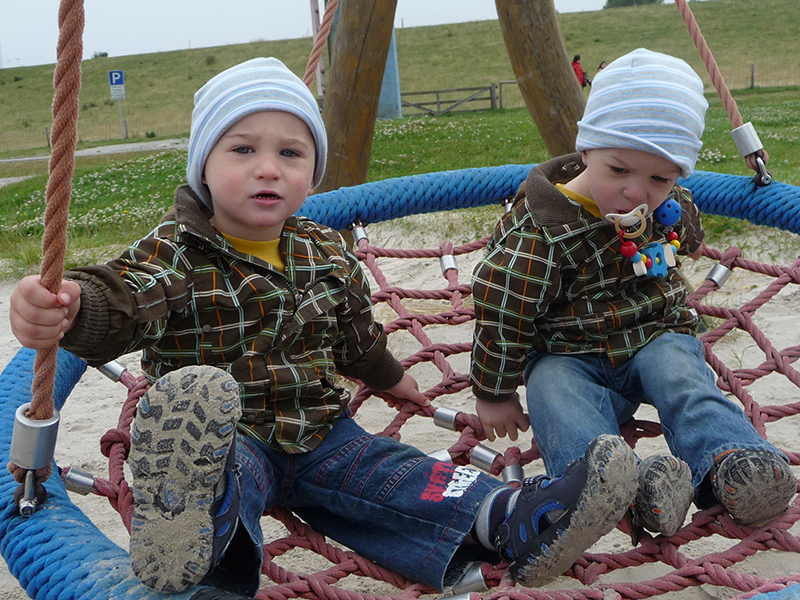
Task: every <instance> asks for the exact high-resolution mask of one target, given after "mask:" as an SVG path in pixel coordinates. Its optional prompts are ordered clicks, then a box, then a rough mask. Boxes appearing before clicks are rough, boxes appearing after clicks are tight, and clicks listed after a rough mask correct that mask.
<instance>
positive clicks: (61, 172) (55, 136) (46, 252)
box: [8, 0, 84, 482]
mask: <svg viewBox="0 0 800 600" xmlns="http://www.w3.org/2000/svg"><path fill="white" fill-rule="evenodd" d="M83 23H84V15H83V1H82V0H62V2H61V4H60V6H59V11H58V29H59V35H58V47H57V52H56V55H57V58H58V60H57V63H56V70H55V75H54V78H53V84H54V88H55V95H54V97H53V132H52V136H51V138H52V141H51V147H52V151H51V153H50V177H49V179H48V181H47V192H46V198H47V207H46V209H45V214H44V235H43V236H42V253H43V257H42V267H41V279H42V285H44V287H45V288H47V289H48V290H50V291H51V292H54V293H55V292H57V291H58V288H59V286H60V284H61V275H62V274H63V272H64V256H65V254H66V250H67V218H68V214H69V200H70V195H71V193H72V172H73V170H74V164H75V158H74V152H75V145H76V143H77V131H78V94H79V93H80V89H81V60H82V58H83ZM57 352H58V347H57V346H51V347H49V348H43V349H41V350H39V351H38V352H37V353H36V362H35V364H34V367H33V368H34V378H33V384H32V386H33V396H32V398H31V407H30V409H29V410H28V412H27V414H26V416H27V417H28V418H29V419H38V420H40V419H49V418H50V417H52V416H53V380H54V377H55V370H56V355H57ZM8 468H9V470H11V472H12V473H13V474H14V478H15V479H16V480H17V481H18V482H21V481H22V479H23V477H24V473H25V472H24V470H23V469H21V468H19V467H18V466H17V465H15V464H13V463H10V464H9V465H8ZM51 469H52V468H51V467H50V466H49V465H48V466H47V467H44V468H42V469H39V470H37V472H36V478H37V480H39V481H44V480H45V479H47V478H48V477H50V473H51V472H52V471H51Z"/></svg>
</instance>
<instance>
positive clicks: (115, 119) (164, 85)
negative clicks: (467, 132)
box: [0, 0, 800, 158]
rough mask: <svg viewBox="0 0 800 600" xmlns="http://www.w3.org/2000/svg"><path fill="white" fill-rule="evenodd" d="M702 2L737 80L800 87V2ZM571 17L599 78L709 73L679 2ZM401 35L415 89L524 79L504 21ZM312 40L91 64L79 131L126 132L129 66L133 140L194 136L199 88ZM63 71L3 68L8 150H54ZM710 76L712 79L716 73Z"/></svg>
mask: <svg viewBox="0 0 800 600" xmlns="http://www.w3.org/2000/svg"><path fill="white" fill-rule="evenodd" d="M691 8H692V11H693V12H694V14H695V17H696V20H697V22H698V24H699V26H700V28H701V30H702V33H703V35H704V37H705V38H706V40H707V42H708V45H709V46H710V48H711V50H712V52H713V53H714V57H715V58H716V60H717V62H718V64H719V66H720V69H721V71H722V74H723V76H724V77H725V79H726V81H727V83H728V85H729V87H731V88H732V89H743V88H747V87H749V86H750V74H751V66H754V67H755V73H756V85H757V86H759V87H765V86H769V87H785V86H788V85H800V37H799V36H798V35H797V23H800V2H797V0H760V1H759V2H751V1H749V0H709V1H705V2H691ZM559 23H560V27H561V32H562V36H563V39H564V41H565V44H566V47H567V52H568V54H569V56H570V57H571V56H572V55H573V54H575V53H579V54H581V56H582V57H583V60H582V63H583V65H584V67H585V68H586V69H587V70H588V71H589V74H590V76H593V75H594V72H595V70H596V68H597V65H598V64H599V63H600V61H601V60H612V59H613V58H615V57H617V56H620V55H621V54H624V53H625V52H628V51H629V50H632V49H634V48H637V47H640V46H646V47H648V48H650V49H652V50H657V51H661V52H667V53H670V54H674V55H676V56H678V57H680V58H683V59H685V60H687V61H688V62H689V63H690V64H691V65H692V66H693V67H695V69H696V70H697V71H698V72H700V73H705V69H704V67H703V64H702V61H701V59H700V56H699V54H698V52H697V50H696V49H695V48H694V45H693V43H692V41H691V38H690V37H689V35H688V33H687V31H686V27H685V25H684V23H683V20H682V19H681V17H680V14H679V12H678V10H677V8H676V6H675V5H674V4H673V3H672V2H671V0H669V1H667V2H665V4H663V5H646V6H638V7H630V8H617V9H610V10H601V11H593V12H583V13H565V14H562V15H560V16H559ZM396 40H397V54H398V66H399V71H400V87H401V90H402V91H403V92H412V91H424V90H434V89H448V88H457V87H473V86H483V85H488V84H490V83H498V82H500V81H508V80H513V79H514V74H513V71H512V69H511V65H510V63H509V60H508V55H507V52H506V47H505V43H504V41H503V37H502V33H501V32H500V27H499V24H498V22H497V21H479V22H471V23H461V24H455V25H440V26H432V27H414V28H404V29H398V30H397V31H396ZM311 48H312V40H311V38H302V39H295V40H280V41H271V42H254V43H248V44H239V45H232V46H223V47H212V48H195V49H191V50H181V51H175V52H163V53H157V54H144V55H137V56H120V57H113V56H112V57H103V58H95V59H91V60H87V61H84V63H83V73H82V89H81V96H80V107H81V109H80V116H79V125H78V126H79V137H80V139H81V140H82V141H83V142H96V141H100V140H112V141H117V140H119V138H120V135H121V133H120V123H119V109H118V106H117V101H112V100H111V99H110V90H109V85H108V71H109V70H123V71H125V80H126V94H127V99H126V100H124V101H122V112H123V118H124V119H125V121H126V123H127V131H128V135H129V137H131V138H134V139H135V138H144V137H145V136H147V135H150V136H155V137H156V138H163V137H171V136H177V135H186V133H187V132H188V130H189V122H190V121H189V120H190V115H191V108H192V96H193V94H194V92H195V91H196V90H197V88H198V87H199V86H200V85H202V83H203V82H205V81H206V80H207V79H208V78H209V77H211V76H212V75H215V74H216V73H218V72H220V71H222V70H224V69H226V68H228V67H230V66H232V65H233V64H236V63H238V62H241V61H242V60H246V59H249V58H253V57H255V56H276V57H278V58H280V59H281V60H283V61H284V62H285V63H286V64H287V65H288V66H289V68H290V69H292V70H293V71H294V72H295V73H298V74H300V75H302V74H303V73H304V71H305V66H306V63H307V62H308V56H309V54H310V52H311ZM52 79H53V65H43V66H36V67H18V68H14V69H0V115H2V117H0V158H5V157H8V156H18V155H21V154H22V155H24V154H26V153H31V152H30V151H31V149H36V150H35V152H41V150H42V149H46V140H47V137H46V131H47V128H49V126H50V124H51V122H52V95H53V92H52ZM704 80H705V81H707V82H708V81H709V78H708V76H707V75H704ZM708 90H709V91H711V90H712V88H711V87H710V86H709V87H708ZM518 106H522V104H521V101H518ZM745 119H747V116H745Z"/></svg>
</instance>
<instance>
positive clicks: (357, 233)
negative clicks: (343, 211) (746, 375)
mask: <svg viewBox="0 0 800 600" xmlns="http://www.w3.org/2000/svg"><path fill="white" fill-rule="evenodd" d="M352 228H353V242H354V244H355V245H356V246H358V242H360V241H361V240H367V242H369V236H368V235H367V230H366V228H365V227H364V226H363V225H362V224H361V222H360V221H356V222H355V223H353V225H352Z"/></svg>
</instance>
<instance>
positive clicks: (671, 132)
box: [575, 48, 708, 177]
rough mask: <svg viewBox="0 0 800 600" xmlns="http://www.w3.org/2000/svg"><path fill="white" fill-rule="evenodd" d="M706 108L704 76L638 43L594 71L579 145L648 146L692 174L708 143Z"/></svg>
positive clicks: (587, 147)
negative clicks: (639, 45)
mask: <svg viewBox="0 0 800 600" xmlns="http://www.w3.org/2000/svg"><path fill="white" fill-rule="evenodd" d="M707 108H708V102H706V99H705V97H704V96H703V82H702V81H701V80H700V77H698V75H697V73H695V72H694V71H693V70H692V68H691V67H690V66H689V65H688V64H687V63H686V62H684V61H682V60H681V59H679V58H674V57H672V56H668V55H666V54H660V53H658V52H651V51H650V50H645V49H644V48H639V49H638V50H634V51H633V52H630V53H628V54H626V55H625V56H622V57H620V58H618V59H617V60H615V61H613V62H612V63H610V64H609V65H608V66H607V67H606V68H605V69H603V70H602V71H600V72H599V73H597V75H596V76H595V78H594V80H593V81H592V90H591V92H590V93H589V99H588V100H587V102H586V110H585V111H584V114H583V119H582V120H581V121H578V137H577V139H576V140H575V148H576V149H577V150H578V151H582V150H592V149H595V148H624V149H631V150H644V151H646V152H650V153H652V154H656V155H658V156H663V157H664V158H666V159H668V160H670V161H672V162H673V163H675V164H676V165H678V166H679V167H680V169H681V175H682V176H683V177H688V176H689V175H691V174H692V171H693V170H694V165H695V163H696V162H697V153H698V152H699V151H700V148H701V147H702V145H703V143H702V142H701V141H700V137H701V136H702V135H703V129H704V128H705V114H706V109H707Z"/></svg>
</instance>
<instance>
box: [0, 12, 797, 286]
mask: <svg viewBox="0 0 800 600" xmlns="http://www.w3.org/2000/svg"><path fill="white" fill-rule="evenodd" d="M692 8H693V9H694V10H695V12H696V15H697V19H698V21H701V26H702V25H703V22H702V21H706V22H708V23H710V24H711V25H713V24H714V23H717V22H718V21H719V20H721V19H723V17H724V18H726V19H727V17H731V18H730V21H731V24H730V28H731V32H730V33H724V32H722V31H720V30H719V28H718V27H713V26H708V27H706V28H707V29H709V30H710V31H709V32H708V34H707V37H708V38H709V43H710V44H712V47H714V46H715V45H716V44H717V43H718V41H717V40H715V39H713V38H714V37H718V38H727V37H738V38H739V40H740V43H744V42H743V40H744V39H746V37H747V36H754V37H758V35H757V32H766V31H767V29H769V27H773V26H774V27H777V28H778V30H779V31H780V27H783V26H784V25H785V24H786V23H787V22H789V21H791V18H790V17H789V16H787V15H784V16H785V17H786V18H783V19H775V18H774V16H775V15H774V13H773V20H772V21H770V23H769V24H767V23H765V22H759V21H757V19H756V16H757V14H761V13H763V12H769V11H772V10H776V11H777V10H778V9H780V10H782V11H783V12H784V13H786V12H787V11H789V12H791V10H795V9H796V12H797V20H795V21H794V23H797V22H800V2H797V0H766V1H765V2H763V3H760V4H759V5H758V10H755V9H754V8H753V6H752V5H751V4H750V3H746V2H744V1H742V0H711V1H708V2H700V3H698V2H694V3H692ZM751 13H752V14H751ZM733 14H738V15H739V17H738V18H743V17H742V16H743V15H744V16H746V15H750V16H749V17H747V18H749V19H750V20H749V25H750V27H744V26H742V25H740V24H739V23H738V21H736V19H734V18H733V16H732V15H733ZM634 17H635V19H634ZM561 19H562V33H563V35H564V37H565V39H566V40H567V47H568V50H569V51H570V52H573V51H576V50H578V49H580V52H581V54H582V56H583V57H584V64H587V65H592V64H594V62H598V63H599V60H600V59H601V58H600V57H603V58H605V57H612V56H614V55H617V54H621V53H624V52H625V51H627V50H629V49H631V48H633V47H636V46H637V45H638V44H639V43H641V42H642V40H641V39H636V40H634V39H627V38H626V37H625V35H628V36H630V35H632V32H633V31H638V30H635V29H633V28H631V27H630V23H631V22H632V21H634V20H635V21H638V22H641V23H643V24H644V23H647V24H648V27H647V28H645V27H644V26H643V28H642V31H641V32H640V33H641V35H642V36H645V37H649V38H650V42H652V43H648V47H651V48H654V49H659V50H663V51H667V52H671V53H673V54H677V55H679V56H683V57H684V58H686V59H689V60H690V62H692V63H693V64H694V65H695V66H696V67H697V63H698V61H699V59H698V58H697V57H696V55H697V53H696V52H695V51H694V50H693V48H692V46H691V42H690V41H689V40H688V36H687V34H686V31H685V29H683V30H681V29H680V28H683V23H682V21H681V20H680V17H679V15H678V14H677V11H676V9H675V7H674V6H672V5H663V6H642V7H637V8H635V9H615V10H607V11H598V12H594V13H572V14H566V15H562V16H561ZM676 19H677V23H675V22H674V21H675V20H676ZM715 19H716V20H715ZM733 21H736V23H737V28H734V25H733ZM726 23H727V20H726ZM655 24H658V26H657V27H656V26H655ZM590 25H591V30H592V31H594V32H595V33H592V34H589V33H587V31H588V30H589V28H590ZM676 25H680V28H679V27H677V26H676ZM626 28H628V29H626ZM612 31H613V32H614V34H613V35H611V33H610V32H612ZM622 31H627V34H625V35H622V33H621V32H622ZM667 31H671V32H672V33H671V34H667V33H666V32H667ZM397 34H398V54H399V56H400V64H401V81H404V82H406V83H405V84H404V85H403V89H404V90H406V89H408V90H410V88H409V87H408V86H412V85H413V86H417V89H424V88H431V87H442V88H445V87H450V86H455V85H457V81H458V78H461V80H462V84H463V83H464V81H463V80H464V79H467V78H473V79H470V81H469V82H467V83H470V84H471V83H475V84H480V83H484V82H486V78H487V77H489V75H488V74H489V73H492V72H494V73H495V77H494V80H495V81H502V80H505V79H508V78H509V77H510V73H509V72H508V71H504V70H503V69H507V70H510V67H508V64H507V63H508V60H507V58H505V48H504V46H503V42H502V36H501V35H500V32H499V28H498V26H497V23H496V22H476V23H466V24H459V25H447V26H439V27H423V28H413V29H406V30H400V31H398V32H397ZM659 34H661V35H663V37H659ZM617 35H620V36H621V38H617V39H624V40H625V41H624V43H620V44H619V45H616V46H615V45H613V44H612V42H611V41H610V40H611V39H613V38H614V37H615V36H617ZM670 36H671V37H670ZM760 37H761V39H762V40H763V39H764V38H765V37H766V34H763V33H762V34H760ZM769 37H770V39H771V40H772V48H773V50H774V46H775V44H777V43H780V44H783V43H784V42H785V43H786V44H795V43H796V42H795V41H794V38H795V37H796V36H794V34H792V35H789V34H788V33H785V34H775V30H774V29H772V30H770V35H769ZM789 38H791V40H790V39H789ZM443 40H444V41H443ZM448 40H449V45H448V44H445V42H447V41H448ZM470 40H471V41H472V42H473V45H479V46H481V47H482V48H484V51H483V52H477V54H478V55H480V57H481V59H482V60H481V62H475V63H472V62H471V61H472V55H469V56H465V57H461V56H460V55H459V53H458V52H455V51H454V50H453V49H455V48H458V49H461V50H462V51H465V52H466V50H465V48H467V47H468V46H469V43H470ZM670 40H671V41H670ZM776 40H777V41H776ZM687 43H688V45H686V44H687ZM719 45H720V46H721V47H722V48H723V49H725V52H723V53H722V55H723V56H726V59H725V60H730V61H732V60H733V58H732V57H734V56H735V55H736V52H735V50H736V48H735V45H734V44H730V45H726V44H722V43H719ZM495 47H496V51H495V50H494V49H495ZM485 48H492V49H493V50H492V51H491V52H487V51H485ZM781 48H783V50H782V51H781V52H783V51H784V50H785V49H786V48H785V47H784V46H781ZM278 49H280V50H282V51H283V52H284V55H283V56H281V58H283V59H284V60H285V62H287V64H288V65H289V66H290V68H292V69H293V70H294V71H295V72H297V73H302V72H303V70H304V61H305V54H306V53H307V52H308V51H309V50H310V40H289V41H284V42H270V43H267V42H264V43H261V44H245V45H240V46H228V47H224V48H213V49H197V50H192V51H182V52H170V53H164V54H153V55H145V56H132V57H125V58H120V59H111V58H109V59H93V60H90V61H86V62H85V63H84V76H83V77H84V87H83V92H82V103H84V102H85V103H91V102H93V101H92V100H88V99H87V100H84V98H89V97H90V96H91V94H97V98H98V101H97V102H95V106H91V107H89V108H87V109H85V110H82V111H81V115H82V116H81V119H82V120H81V122H80V123H79V127H80V128H81V131H82V136H83V135H85V131H86V123H87V122H88V121H87V120H86V116H85V115H86V113H89V114H92V113H93V112H94V114H96V115H99V114H100V113H101V112H102V111H104V110H105V108H103V107H104V103H103V102H102V101H101V100H99V98H100V96H101V95H105V94H108V84H107V81H108V80H107V76H106V75H105V73H106V71H107V70H108V69H110V68H115V69H117V68H122V69H124V70H125V71H126V80H129V81H130V82H131V83H130V85H131V86H133V87H132V88H131V92H130V93H131V96H134V95H138V93H139V92H136V94H134V93H133V90H135V89H136V87H135V84H134V83H133V81H134V80H135V79H136V78H137V77H136V76H134V77H132V78H130V79H129V77H130V73H132V72H133V73H139V72H141V73H142V74H144V73H149V75H148V76H147V77H151V78H155V79H161V80H164V81H166V80H170V81H171V82H173V83H175V86H174V87H173V86H172V85H171V84H170V85H164V86H160V87H157V89H153V90H151V92H150V93H148V94H147V96H148V101H147V102H146V103H145V105H144V106H143V107H142V109H141V110H142V111H143V114H147V113H158V112H163V113H164V114H165V115H166V114H168V115H172V116H171V117H169V119H172V120H175V121H177V120H178V115H179V114H180V115H181V118H183V119H185V123H186V125H185V126H183V129H179V131H178V132H176V133H175V134H176V135H185V134H186V130H188V123H189V116H190V112H191V96H192V94H193V92H194V90H195V88H196V87H198V86H200V85H201V84H202V83H203V82H204V81H205V80H206V79H207V78H208V77H210V76H212V75H214V74H215V73H217V72H219V71H220V70H222V69H224V68H226V67H228V66H230V65H232V64H234V63H236V62H238V61H240V60H243V59H246V58H249V57H251V56H256V55H258V54H259V53H265V54H278V52H276V50H278ZM290 49H291V50H290ZM453 52H455V53H453ZM790 52H792V53H794V54H793V56H798V54H797V53H796V52H794V50H791V51H790ZM473 54H475V52H474V51H473ZM693 55H694V58H692V56H693ZM754 56H755V55H750V54H748V55H747V60H751V58H753V57H754ZM759 56H760V57H761V56H763V57H767V56H768V53H767V52H764V53H763V54H762V55H759ZM204 57H206V58H205V59H204ZM212 57H213V60H212ZM457 57H458V58H457ZM498 57H499V58H498ZM728 57H731V58H728ZM718 60H719V61H720V63H721V64H722V59H721V58H719V57H718ZM765 60H766V58H765ZM795 60H796V59H795ZM740 62H742V61H741V59H740ZM101 63H102V64H101ZM448 66H449V67H451V68H447V67H448ZM470 67H472V68H470ZM137 69H140V70H141V71H137ZM45 71H46V68H44V67H40V68H28V69H11V70H4V71H0V80H2V81H5V84H3V85H0V107H2V108H3V110H5V107H6V106H8V105H9V103H10V99H9V96H3V94H5V93H6V92H7V91H8V85H9V81H11V79H13V77H11V74H12V73H13V72H20V73H25V75H24V77H23V79H22V81H27V82H28V83H31V81H33V80H34V79H35V80H37V81H38V80H39V79H42V80H43V79H46V77H45ZM432 72H435V73H436V75H435V77H434V76H432V75H430V73H432ZM425 73H428V76H426V75H425ZM459 73H460V74H459ZM101 75H102V77H101ZM10 77H11V79H9V78H10ZM48 77H49V76H48ZM147 77H145V76H144V75H143V76H142V79H146V78H147ZM448 77H453V78H456V79H448ZM169 78H172V79H169ZM29 79H30V80H31V81H28V80H29ZM94 79H100V80H101V83H91V82H92V81H94ZM179 80H181V81H183V84H182V87H180V86H178V81H179ZM22 81H19V82H16V83H17V84H21V83H22ZM412 82H413V83H412ZM431 82H433V83H431ZM41 85H42V86H43V85H44V84H43V83H41ZM126 85H128V84H126ZM458 85H460V84H458ZM166 89H169V90H170V93H169V94H167V93H166V92H165V90H166ZM179 89H180V90H181V91H180V93H179V92H178V90H179ZM798 89H800V88H798V87H792V86H787V87H773V88H756V89H753V90H749V89H744V90H738V91H735V92H734V97H735V99H736V101H737V103H738V105H739V109H740V111H741V113H742V115H743V117H744V119H745V121H752V122H753V124H754V126H755V128H756V130H757V132H758V133H759V135H760V137H761V140H762V142H763V143H764V146H765V148H766V149H767V151H768V152H769V154H770V162H769V168H770V171H771V172H772V173H773V175H774V176H775V178H776V180H778V181H783V182H786V183H790V184H794V185H800V158H799V155H798V150H797V149H798V137H799V136H800V133H799V131H800V94H798ZM44 94H45V90H44V88H41V89H39V90H38V92H37V93H36V94H33V93H32V94H31V96H30V97H26V98H27V100H25V101H24V102H23V104H30V105H31V106H30V109H31V110H33V108H34V107H33V104H34V100H33V98H34V97H35V96H37V95H44ZM180 94H183V95H185V96H186V97H185V98H183V99H182V102H181V101H179V100H178V97H179V96H180ZM707 97H708V99H709V103H710V108H709V112H708V115H707V126H706V132H705V135H704V138H703V141H704V148H703V150H702V152H701V154H700V157H699V161H698V164H697V168H698V169H700V170H706V171H715V172H721V173H731V174H742V175H749V174H750V172H749V171H748V170H747V169H746V167H745V166H744V163H743V161H742V159H741V158H740V157H739V155H738V152H737V150H736V148H735V145H734V143H733V141H732V139H731V136H730V129H731V126H730V122H729V119H728V116H727V114H726V112H725V111H724V110H723V108H722V105H721V102H720V101H719V100H718V99H717V98H716V95H715V94H714V93H713V91H709V92H708V93H707ZM114 104H115V103H114ZM14 105H15V106H18V103H17V101H16V100H15V102H14ZM18 108H19V110H22V108H21V107H18ZM111 108H112V109H113V110H110V112H111V113H113V117H110V120H111V121H113V120H114V119H116V118H117V117H116V106H113V107H111ZM15 110H16V109H15ZM14 113H15V111H11V113H6V112H4V113H3V118H2V121H0V122H1V123H3V127H5V126H6V125H7V124H8V122H9V121H13V120H14V119H15V118H17V117H15V116H14ZM9 114H10V116H9ZM31 118H33V117H31ZM165 118H166V117H165ZM169 119H168V120H169ZM116 127H117V129H118V123H117V124H116ZM3 135H5V134H4V133H2V132H0V139H2V136H3ZM116 141H118V140H111V142H116ZM83 145H86V142H84V143H83ZM35 152H36V151H35V150H29V151H28V153H35ZM547 158H549V155H548V153H547V151H546V149H545V147H544V144H543V143H542V140H541V138H540V136H539V134H538V131H537V130H536V127H535V125H534V123H533V121H532V119H531V118H530V116H529V115H528V113H527V111H526V110H525V109H524V108H516V109H505V110H486V111H481V112H476V113H464V114H452V115H446V116H443V117H436V118H433V117H414V118H404V119H398V120H394V121H379V122H378V124H377V127H376V131H375V136H374V143H373V150H372V155H371V159H370V165H369V175H368V178H369V180H372V181H375V180H382V179H386V178H390V177H400V176H404V175H411V174H417V173H426V172H435V171H446V170H452V169H462V168H469V167H482V166H496V165H503V164H529V163H535V162H541V161H543V160H546V159H547ZM76 165H77V168H76V172H75V177H74V181H73V195H72V201H71V205H70V226H69V233H68V235H69V252H68V258H67V264H68V265H74V264H77V263H84V262H87V261H96V260H102V259H104V258H107V257H109V256H111V255H113V254H115V253H116V252H117V251H118V250H119V248H120V247H121V246H122V245H124V244H125V243H127V242H128V241H131V240H133V239H135V238H137V237H139V236H141V235H144V234H145V233H146V232H147V231H148V230H149V229H150V228H151V227H152V226H153V225H154V224H155V222H156V221H157V219H158V217H159V216H160V215H161V214H162V213H163V211H164V210H165V209H166V208H167V207H168V206H169V205H170V204H171V202H172V192H173V190H174V188H175V186H176V185H178V184H179V183H181V182H182V181H183V179H184V169H185V153H183V152H169V153H165V154H159V155H140V156H138V157H136V158H131V157H126V156H110V157H98V156H94V157H88V158H85V157H81V158H78V159H77V160H76ZM46 173H47V163H46V161H40V162H14V163H0V177H11V176H19V175H34V177H32V178H31V179H28V180H26V181H24V182H22V183H18V184H14V185H10V186H7V187H5V188H2V189H0V277H18V276H20V275H22V274H26V273H30V272H36V271H37V270H38V264H39V262H40V260H41V235H42V215H43V213H44V200H45V186H46ZM460 212H463V211H460ZM495 218H496V211H495V210H494V208H492V209H486V210H483V209H476V210H475V211H474V212H472V213H470V214H461V215H459V216H458V218H453V219H448V220H447V225H446V228H445V230H443V231H441V233H442V235H444V236H446V237H448V238H455V239H453V241H457V242H465V241H467V240H471V239H476V237H480V236H482V235H484V234H485V233H487V232H488V230H489V228H490V227H491V224H492V222H493V220H494V219H495ZM706 226H707V229H708V230H709V235H710V236H711V238H712V239H713V238H714V236H717V237H721V236H722V237H725V236H727V237H731V236H734V237H735V236H737V235H740V234H743V232H746V231H750V230H752V228H753V226H750V225H748V224H746V223H744V222H741V221H736V220H734V219H725V218H717V217H714V218H709V219H706ZM411 227H412V228H416V227H417V226H416V225H412V226H411ZM780 243H785V244H793V243H794V241H793V238H792V239H791V240H788V241H785V242H780Z"/></svg>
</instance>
